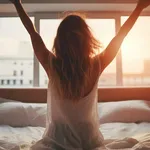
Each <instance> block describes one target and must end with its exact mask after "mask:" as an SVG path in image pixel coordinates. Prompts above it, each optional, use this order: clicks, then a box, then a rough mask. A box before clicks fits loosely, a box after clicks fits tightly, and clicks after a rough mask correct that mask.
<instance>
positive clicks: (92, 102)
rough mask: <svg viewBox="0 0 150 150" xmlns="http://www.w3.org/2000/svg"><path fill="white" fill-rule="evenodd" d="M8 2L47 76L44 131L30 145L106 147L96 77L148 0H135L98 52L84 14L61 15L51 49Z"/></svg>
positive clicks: (83, 149) (43, 148) (41, 149)
mask: <svg viewBox="0 0 150 150" xmlns="http://www.w3.org/2000/svg"><path fill="white" fill-rule="evenodd" d="M11 2H12V3H13V4H14V6H15V7H16V9H17V12H18V14H19V17H20V19H21V21H22V23H23V25H24V26H25V28H26V30H27V31H28V33H29V34H30V37H31V41H32V45H33V49H34V52H35V55H36V56H37V58H38V60H39V62H40V63H41V64H42V66H43V68H44V69H45V71H46V73H47V75H48V78H49V86H48V98H47V103H48V112H47V126H46V131H45V134H44V136H43V139H42V140H40V141H39V142H37V143H36V144H35V145H33V146H32V147H31V149H32V150H94V149H95V150H96V149H107V148H106V146H105V144H104V139H103V136H102V134H101V132H100V131H99V119H98V113H97V83H98V79H99V76H100V74H101V73H102V72H103V71H104V69H105V68H106V67H107V66H108V65H109V64H110V63H111V62H112V60H113V59H114V58H115V56H116V54H117V53H118V51H119V48H120V46H121V44H122V42H123V40H124V38H125V36H126V35H127V34H128V32H129V31H130V30H131V28H132V27H133V25H134V24H135V22H136V20H137V18H138V17H139V15H140V13H141V12H142V10H143V9H144V8H146V7H147V6H148V5H149V4H150V0H139V2H138V4H137V7H136V8H135V10H134V11H133V12H132V14H131V16H130V17H129V18H128V20H127V21H126V22H125V24H124V25H123V26H122V27H121V29H120V30H119V32H118V33H117V35H116V36H115V37H114V38H113V39H112V41H111V42H110V43H109V45H108V46H107V48H106V49H105V51H103V52H102V53H98V51H99V49H100V48H101V45H100V43H99V42H98V41H97V40H96V39H95V38H94V36H93V35H92V33H91V31H90V29H89V27H88V25H87V24H86V22H85V20H84V19H83V18H82V17H81V16H79V15H75V14H71V15H69V16H67V17H65V18H64V19H63V21H62V22H61V23H60V26H59V27H58V31H57V35H56V38H55V41H54V46H53V53H52V52H50V51H49V50H48V49H47V48H46V46H45V44H44V42H43V40H42V38H41V36H40V35H39V34H38V33H37V31H36V29H35V27H34V25H33V24H32V22H31V20H30V19H29V17H28V16H27V14H26V13H25V11H24V9H23V7H22V5H21V0H11Z"/></svg>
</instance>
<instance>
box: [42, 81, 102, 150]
mask: <svg viewBox="0 0 150 150" xmlns="http://www.w3.org/2000/svg"><path fill="white" fill-rule="evenodd" d="M97 84H98V79H97V80H96V83H95V84H94V86H93V88H92V90H91V92H90V93H89V94H88V95H87V96H85V97H84V98H82V99H80V100H79V101H78V102H76V103H74V102H73V101H71V100H70V101H69V100H68V99H62V98H61V97H60V96H59V94H58V92H57V90H56V88H55V87H54V84H53V82H52V81H50V82H49V85H48V91H47V104H48V112H47V125H46V130H45V134H44V138H47V140H48V141H49V143H48V142H47V144H48V145H49V146H51V145H53V146H54V145H55V146H54V147H55V148H56V147H59V148H62V149H65V150H93V149H96V148H98V147H101V146H103V141H104V139H103V136H102V134H101V132H100V131H99V117H98V111H97V104H98V94H97ZM50 141H51V142H50ZM50 143H51V144H50ZM59 148H57V149H59Z"/></svg>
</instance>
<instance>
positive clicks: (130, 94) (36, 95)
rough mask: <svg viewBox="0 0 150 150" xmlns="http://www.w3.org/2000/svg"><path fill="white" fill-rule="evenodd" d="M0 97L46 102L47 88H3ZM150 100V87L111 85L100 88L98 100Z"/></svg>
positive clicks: (30, 101)
mask: <svg viewBox="0 0 150 150" xmlns="http://www.w3.org/2000/svg"><path fill="white" fill-rule="evenodd" d="M0 97H2V98H6V99H12V100H17V101H21V102H27V103H45V102H46V97H47V89H46V88H28V89H26V88H22V89H19V88H9V89H8V88H2V89H0ZM137 99H138V100H150V87H111V88H99V89H98V101H99V102H110V101H116V102H117V101H126V100H137Z"/></svg>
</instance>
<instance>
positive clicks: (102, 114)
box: [98, 100, 150, 124]
mask: <svg viewBox="0 0 150 150" xmlns="http://www.w3.org/2000/svg"><path fill="white" fill-rule="evenodd" d="M98 113H99V118H100V123H101V124H104V123H111V122H123V123H139V122H150V101H142V100H134V101H122V102H108V103H100V104H99V105H98Z"/></svg>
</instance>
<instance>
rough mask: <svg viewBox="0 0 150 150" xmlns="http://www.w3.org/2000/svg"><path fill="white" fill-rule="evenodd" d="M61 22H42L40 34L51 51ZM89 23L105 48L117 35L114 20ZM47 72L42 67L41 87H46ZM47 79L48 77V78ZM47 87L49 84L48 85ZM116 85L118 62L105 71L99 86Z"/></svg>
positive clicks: (89, 20) (51, 20) (47, 20)
mask: <svg viewBox="0 0 150 150" xmlns="http://www.w3.org/2000/svg"><path fill="white" fill-rule="evenodd" d="M60 21H61V20H58V19H42V20H40V34H41V36H42V38H43V39H44V42H45V43H46V45H47V47H48V48H49V49H50V50H51V49H52V46H53V41H54V38H55V36H56V32H57V28H58V26H59V24H60ZM87 23H88V24H89V26H90V27H91V29H92V31H93V34H94V35H95V37H96V38H97V39H98V40H99V41H101V42H102V43H103V45H104V48H105V47H106V46H107V45H108V43H109V42H110V40H111V39H112V38H113V37H114V35H115V20H114V19H87ZM45 74H46V73H45V71H44V69H43V68H42V66H41V65H40V86H45V84H44V81H45ZM46 78H47V77H46ZM46 85H47V84H46ZM111 85H116V61H115V60H114V61H113V62H112V64H110V65H109V67H108V68H107V69H106V70H105V72H104V73H103V75H102V76H101V78H100V81H99V86H111Z"/></svg>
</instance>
